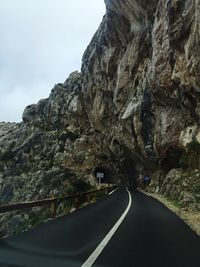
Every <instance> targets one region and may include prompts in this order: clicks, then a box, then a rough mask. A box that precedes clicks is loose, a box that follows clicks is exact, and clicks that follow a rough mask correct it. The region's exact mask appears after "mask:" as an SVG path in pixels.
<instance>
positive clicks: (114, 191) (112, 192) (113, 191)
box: [108, 187, 119, 195]
mask: <svg viewBox="0 0 200 267" xmlns="http://www.w3.org/2000/svg"><path fill="white" fill-rule="evenodd" d="M118 189H119V187H117V188H116V189H114V190H113V191H111V192H110V193H108V195H111V194H113V193H114V192H115V191H117V190H118Z"/></svg>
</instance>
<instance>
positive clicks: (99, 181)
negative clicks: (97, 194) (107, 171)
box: [97, 172, 104, 185]
mask: <svg viewBox="0 0 200 267" xmlns="http://www.w3.org/2000/svg"><path fill="white" fill-rule="evenodd" d="M103 178H104V173H103V172H97V180H98V184H99V185H100V184H101V182H102V179H103Z"/></svg>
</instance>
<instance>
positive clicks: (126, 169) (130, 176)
mask: <svg viewBox="0 0 200 267" xmlns="http://www.w3.org/2000/svg"><path fill="white" fill-rule="evenodd" d="M121 172H122V174H123V176H124V179H123V180H124V181H122V182H123V184H126V185H128V186H130V188H131V189H136V188H137V186H138V181H137V178H138V173H137V170H136V164H135V162H134V161H133V160H132V159H131V158H125V159H124V161H123V163H122V168H121Z"/></svg>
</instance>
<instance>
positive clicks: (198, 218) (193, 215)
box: [144, 192, 200, 236]
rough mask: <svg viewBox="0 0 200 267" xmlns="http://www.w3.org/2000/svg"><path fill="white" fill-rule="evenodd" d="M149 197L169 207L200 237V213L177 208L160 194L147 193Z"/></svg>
mask: <svg viewBox="0 0 200 267" xmlns="http://www.w3.org/2000/svg"><path fill="white" fill-rule="evenodd" d="M144 193H146V194H148V195H149V196H152V197H154V198H156V199H157V200H159V201H160V202H161V203H163V204H164V205H165V206H167V207H168V208H169V209H170V210H172V211H173V212H174V213H176V214H177V215H178V216H179V217H180V218H181V219H182V220H183V221H185V223H186V224H187V225H189V226H190V228H191V229H192V230H193V231H195V232H196V233H197V234H198V235H199V236H200V212H195V211H191V210H188V209H187V208H179V207H176V206H175V205H174V204H173V202H172V201H170V200H169V199H166V198H165V197H163V196H162V195H160V194H157V193H147V192H144Z"/></svg>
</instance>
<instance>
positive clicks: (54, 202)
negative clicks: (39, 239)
mask: <svg viewBox="0 0 200 267" xmlns="http://www.w3.org/2000/svg"><path fill="white" fill-rule="evenodd" d="M115 187H116V186H111V187H105V188H102V189H99V190H94V191H89V192H84V193H80V194H75V195H71V196H70V195H68V196H64V197H51V198H47V199H42V200H36V201H29V202H21V203H14V204H8V205H2V206H0V213H5V212H10V211H18V210H26V209H31V208H35V207H42V206H48V205H50V206H51V217H52V218H55V217H56V209H57V207H58V205H59V204H60V203H62V202H64V201H67V200H74V205H75V207H78V206H79V204H80V201H81V200H82V199H83V198H85V200H86V201H85V202H89V201H90V196H91V195H94V194H96V193H99V192H103V191H108V190H112V189H114V188H115ZM82 202H83V201H82Z"/></svg>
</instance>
